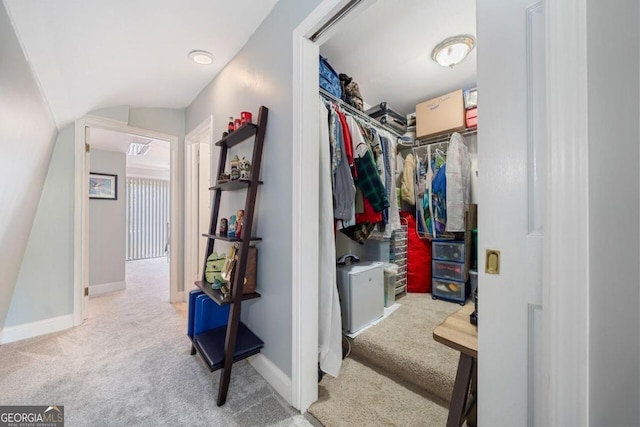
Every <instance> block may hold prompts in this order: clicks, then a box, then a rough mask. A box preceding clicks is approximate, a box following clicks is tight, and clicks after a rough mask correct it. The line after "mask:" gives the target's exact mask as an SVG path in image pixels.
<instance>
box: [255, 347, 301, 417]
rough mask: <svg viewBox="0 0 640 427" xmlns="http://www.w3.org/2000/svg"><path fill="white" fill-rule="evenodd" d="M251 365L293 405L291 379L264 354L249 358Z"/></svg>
mask: <svg viewBox="0 0 640 427" xmlns="http://www.w3.org/2000/svg"><path fill="white" fill-rule="evenodd" d="M249 364H250V365H251V366H253V368H254V369H255V370H256V371H258V373H259V374H260V375H262V377H263V378H264V379H265V380H267V382H268V383H269V384H270V385H271V387H273V388H274V389H275V391H277V392H278V394H279V395H280V396H282V398H283V399H284V400H286V401H287V403H288V404H289V405H291V400H292V399H291V393H292V390H291V378H289V377H288V376H287V374H285V373H284V372H282V370H280V368H278V367H277V366H276V365H275V364H274V363H273V362H272V361H271V360H269V358H267V357H266V356H265V355H263V354H258V355H256V356H253V357H250V358H249Z"/></svg>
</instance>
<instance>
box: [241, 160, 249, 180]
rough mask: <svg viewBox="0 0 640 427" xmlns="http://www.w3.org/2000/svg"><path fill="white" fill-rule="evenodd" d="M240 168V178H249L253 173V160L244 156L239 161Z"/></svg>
mask: <svg viewBox="0 0 640 427" xmlns="http://www.w3.org/2000/svg"><path fill="white" fill-rule="evenodd" d="M238 169H239V170H240V179H246V180H248V179H249V175H250V174H251V162H249V160H247V159H245V158H244V157H243V158H242V160H240V161H239V162H238Z"/></svg>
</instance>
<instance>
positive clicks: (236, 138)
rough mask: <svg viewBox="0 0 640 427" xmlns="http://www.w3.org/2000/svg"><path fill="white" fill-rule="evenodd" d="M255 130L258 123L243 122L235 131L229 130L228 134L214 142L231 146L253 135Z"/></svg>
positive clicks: (218, 145)
mask: <svg viewBox="0 0 640 427" xmlns="http://www.w3.org/2000/svg"><path fill="white" fill-rule="evenodd" d="M257 131H258V125H256V124H253V123H245V124H244V125H242V126H240V127H239V128H238V129H236V130H235V131H233V132H231V133H230V134H229V135H227V136H225V137H224V138H222V139H221V140H220V141H218V142H216V146H217V147H227V148H231V147H233V146H234V145H238V144H240V143H241V142H242V141H245V140H246V139H248V138H249V137H251V136H253V135H255V134H256V132H257Z"/></svg>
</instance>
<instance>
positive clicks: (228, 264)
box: [220, 243, 238, 287]
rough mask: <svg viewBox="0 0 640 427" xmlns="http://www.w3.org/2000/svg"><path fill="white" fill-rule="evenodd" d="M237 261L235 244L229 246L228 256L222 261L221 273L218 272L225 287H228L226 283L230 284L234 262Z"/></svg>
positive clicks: (236, 246) (236, 245)
mask: <svg viewBox="0 0 640 427" xmlns="http://www.w3.org/2000/svg"><path fill="white" fill-rule="evenodd" d="M237 259H238V244H237V243H235V244H234V245H233V246H231V249H230V250H229V256H227V257H226V259H225V260H224V265H223V266H222V269H221V270H222V271H221V272H220V277H221V278H222V280H224V282H225V284H227V287H229V285H228V283H230V282H231V277H232V275H233V267H234V266H235V265H236V260H237Z"/></svg>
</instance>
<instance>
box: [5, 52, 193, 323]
mask: <svg viewBox="0 0 640 427" xmlns="http://www.w3.org/2000/svg"><path fill="white" fill-rule="evenodd" d="M3 64H4V62H3ZM0 67H1V65H0ZM1 99H2V98H1V97H0V104H2V102H3V100H1ZM119 108H120V107H119ZM101 111H102V110H101ZM106 111H111V109H107V110H106ZM90 114H91V115H96V116H97V115H100V112H99V111H98V112H92V113H90ZM129 114H130V116H129V125H131V126H134V127H138V128H143V129H147V130H152V131H157V132H164V133H168V134H171V135H177V136H178V137H179V143H178V145H179V147H177V151H178V153H182V152H183V151H184V149H183V145H184V117H185V116H184V114H185V112H184V110H180V109H166V108H131V109H130V110H129ZM119 116H121V114H120V115H119ZM74 145H75V133H74V124H70V125H67V126H66V127H65V128H64V129H62V131H61V132H60V134H59V135H58V138H57V140H56V143H55V151H54V155H53V157H52V159H51V164H50V165H49V171H48V174H47V177H46V184H45V191H44V192H43V196H42V200H41V202H40V204H39V205H38V206H37V208H38V212H37V216H36V222H35V223H34V227H33V230H32V232H31V234H30V235H28V248H29V249H28V253H27V254H26V255H25V257H24V262H22V265H21V266H20V265H19V266H18V268H19V269H20V279H19V281H18V285H16V291H15V296H14V298H13V300H11V306H10V308H9V312H10V315H11V316H10V319H9V318H7V326H19V325H23V324H27V323H31V322H35V321H38V320H44V319H49V318H52V317H56V316H62V315H68V314H71V313H73V240H74V236H73V226H74V224H73V204H74V188H73V183H74V177H75V176H74V173H75V171H74V168H75V158H74ZM2 149H4V146H2ZM14 156H15V154H14ZM2 159H5V157H4V156H3V157H2ZM18 160H19V158H18ZM0 161H1V160H0ZM13 161H16V160H13ZM30 161H32V160H30ZM182 165H183V160H182V159H181V158H179V159H178V161H177V166H178V174H179V180H178V181H179V182H178V188H182V186H183V175H184V173H183V169H184V168H183V167H182ZM4 170H5V169H4V168H3V169H2V172H0V173H4ZM5 181H6V182H14V181H16V178H8V179H6V180H5ZM18 182H19V181H16V183H18ZM177 197H178V200H179V203H182V202H181V200H182V194H181V193H180V194H178V195H177ZM3 199H4V196H3ZM181 206H182V205H180V209H179V210H182V207H181ZM0 212H4V211H0ZM178 226H179V228H180V229H182V228H183V221H182V218H181V217H180V218H179V224H178ZM24 240H25V243H26V242H27V236H25V237H24ZM176 240H180V239H176ZM0 242H2V241H0ZM16 242H19V241H16ZM181 246H182V244H181V242H178V247H179V251H180V252H179V254H178V259H182V258H183V255H182V252H181V251H182V249H181ZM2 249H3V250H2V253H3V257H0V264H1V263H2V262H3V261H4V254H5V253H9V252H7V250H5V248H2ZM32 254H33V255H32ZM178 265H179V272H178V278H181V277H183V274H182V272H181V268H182V267H181V266H180V263H178ZM1 277H2V278H1V279H0V280H4V277H5V276H4V275H3V276H1ZM9 321H10V322H11V323H9Z"/></svg>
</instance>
